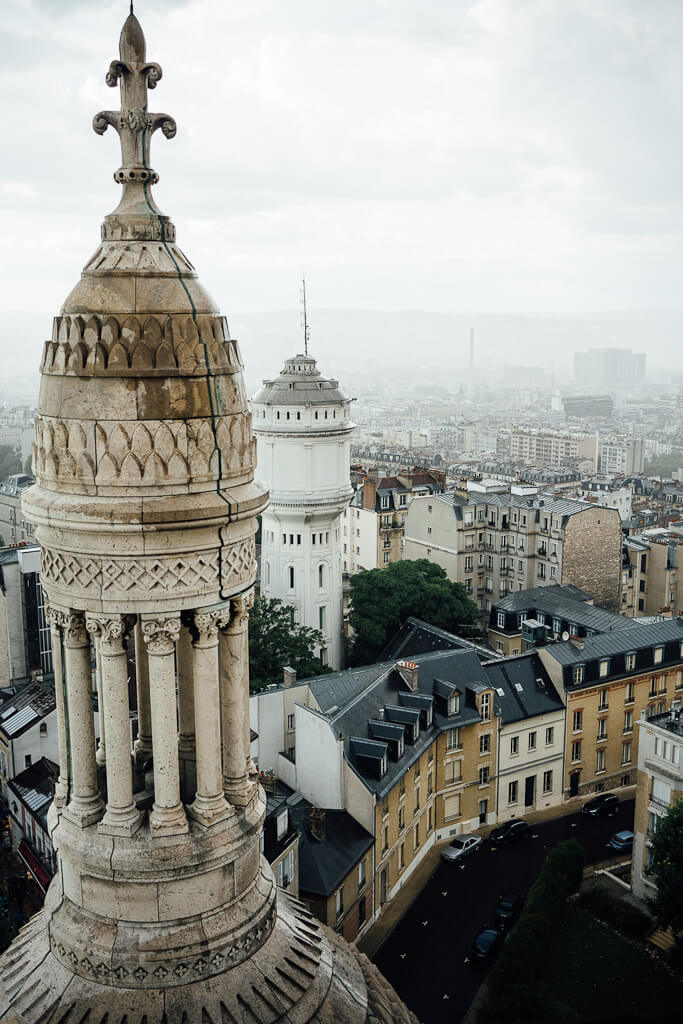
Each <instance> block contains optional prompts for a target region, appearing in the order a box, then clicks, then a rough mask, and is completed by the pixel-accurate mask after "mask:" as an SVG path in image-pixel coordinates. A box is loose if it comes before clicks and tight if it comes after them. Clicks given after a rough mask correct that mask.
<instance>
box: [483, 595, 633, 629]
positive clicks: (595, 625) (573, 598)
mask: <svg viewBox="0 0 683 1024" xmlns="http://www.w3.org/2000/svg"><path fill="white" fill-rule="evenodd" d="M572 592H574V593H572ZM587 600H591V597H590V594H586V593H585V592H584V591H582V590H579V588H578V587H574V586H573V585H572V584H556V585H554V586H550V587H533V588H531V589H529V590H519V591H517V592H515V593H512V594H508V595H507V597H504V598H501V600H500V601H496V602H495V603H494V605H493V608H492V611H493V612H497V611H513V612H522V611H524V612H531V611H533V612H534V613H536V612H539V611H541V612H545V613H546V614H547V615H552V616H554V617H556V618H560V619H567V620H568V621H570V622H575V623H576V624H577V625H579V626H585V627H586V628H587V629H591V630H595V632H596V633H607V632H609V631H610V630H613V629H629V628H632V627H633V621H634V620H633V619H630V618H626V616H624V615H617V613H616V612H610V611H607V610H606V609H605V608H596V606H595V605H592V604H587V603H586V601H587Z"/></svg>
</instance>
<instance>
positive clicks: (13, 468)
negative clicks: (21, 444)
mask: <svg viewBox="0 0 683 1024" xmlns="http://www.w3.org/2000/svg"><path fill="white" fill-rule="evenodd" d="M13 473H21V457H20V456H19V455H18V454H17V452H16V451H15V449H14V448H13V447H12V446H11V445H9V444H0V480H6V479H7V477H8V476H12V474H13Z"/></svg>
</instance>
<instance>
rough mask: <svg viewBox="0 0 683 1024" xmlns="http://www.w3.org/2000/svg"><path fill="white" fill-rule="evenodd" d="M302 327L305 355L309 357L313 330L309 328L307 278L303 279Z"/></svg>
mask: <svg viewBox="0 0 683 1024" xmlns="http://www.w3.org/2000/svg"><path fill="white" fill-rule="evenodd" d="M301 326H302V327H303V329H304V355H308V341H309V338H310V336H311V328H310V327H309V326H308V317H307V314H306V278H305V277H303V278H302V279H301Z"/></svg>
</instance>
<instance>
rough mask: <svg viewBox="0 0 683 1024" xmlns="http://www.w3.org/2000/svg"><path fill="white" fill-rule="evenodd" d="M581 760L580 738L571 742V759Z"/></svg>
mask: <svg viewBox="0 0 683 1024" xmlns="http://www.w3.org/2000/svg"><path fill="white" fill-rule="evenodd" d="M580 760H581V740H576V741H575V742H574V743H572V761H580Z"/></svg>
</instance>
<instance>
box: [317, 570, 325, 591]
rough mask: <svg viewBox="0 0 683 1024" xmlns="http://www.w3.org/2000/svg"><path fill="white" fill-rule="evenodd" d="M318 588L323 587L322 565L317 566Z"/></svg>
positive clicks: (323, 571)
mask: <svg viewBox="0 0 683 1024" xmlns="http://www.w3.org/2000/svg"><path fill="white" fill-rule="evenodd" d="M318 586H319V587H320V588H322V587H324V586H325V566H324V565H319V566H318Z"/></svg>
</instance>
